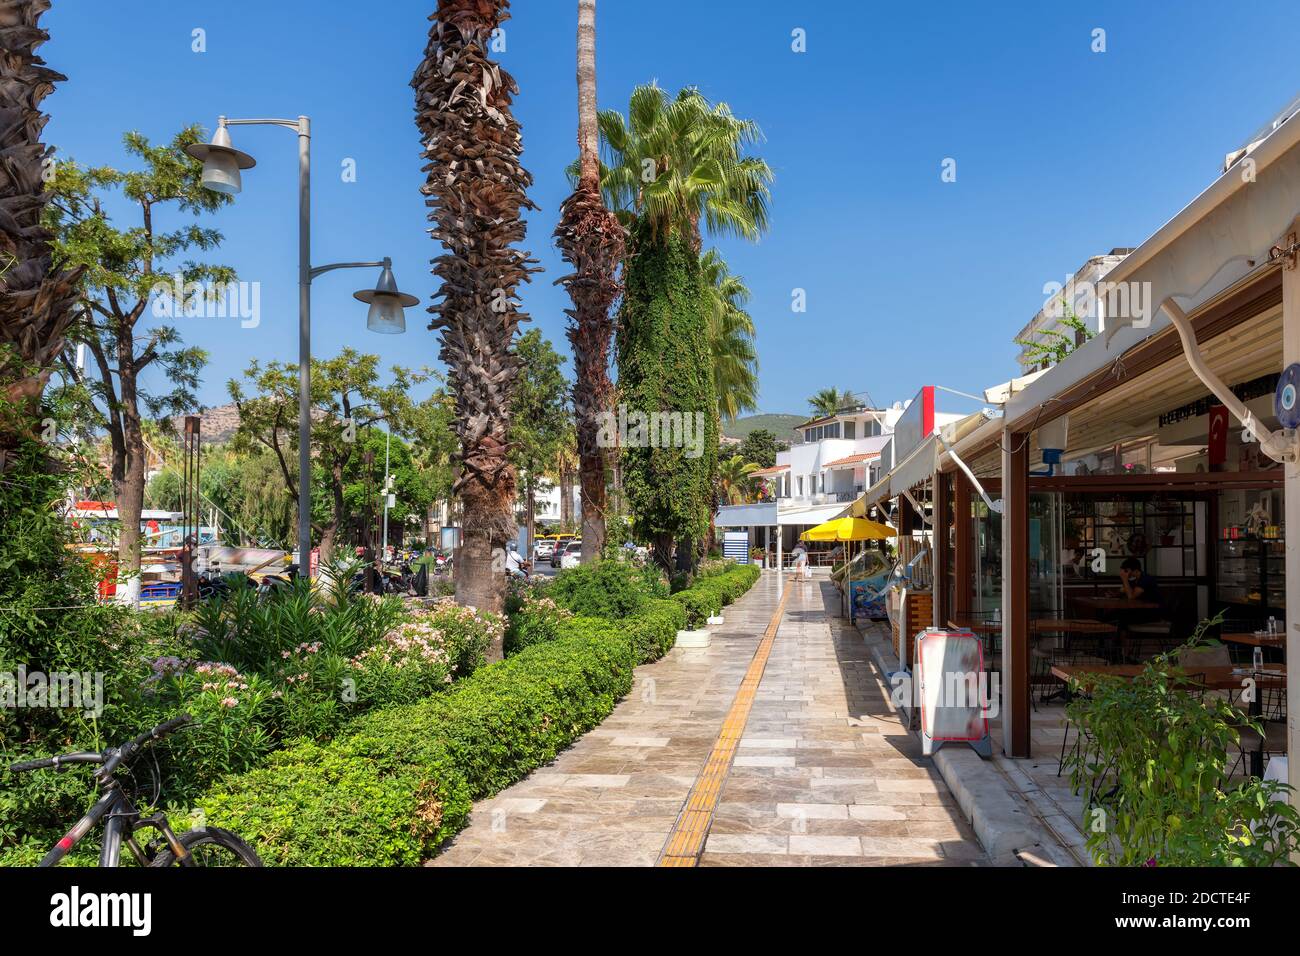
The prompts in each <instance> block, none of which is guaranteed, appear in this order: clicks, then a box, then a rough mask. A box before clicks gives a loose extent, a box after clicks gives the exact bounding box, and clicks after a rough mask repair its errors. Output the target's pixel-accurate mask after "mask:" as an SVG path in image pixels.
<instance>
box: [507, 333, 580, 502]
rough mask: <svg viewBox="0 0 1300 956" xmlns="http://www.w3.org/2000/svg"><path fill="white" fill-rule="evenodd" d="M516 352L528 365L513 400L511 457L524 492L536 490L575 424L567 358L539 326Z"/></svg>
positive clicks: (520, 341) (523, 338)
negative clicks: (565, 364)
mask: <svg viewBox="0 0 1300 956" xmlns="http://www.w3.org/2000/svg"><path fill="white" fill-rule="evenodd" d="M515 352H516V353H517V354H518V356H519V360H520V362H521V365H522V367H521V368H520V372H519V377H518V378H517V379H516V380H515V388H514V395H513V397H512V398H511V412H510V441H511V443H512V446H513V447H512V449H511V458H512V460H513V461H514V463H515V465H516V467H517V468H518V469H519V472H520V483H521V490H522V491H524V492H525V493H528V492H532V493H534V494H535V493H536V492H537V491H539V490H544V489H543V488H542V484H543V479H542V476H543V475H544V474H545V472H546V471H547V470H548V469H549V467H550V464H551V462H552V461H554V459H555V456H556V454H558V452H559V446H560V444H561V443H562V442H563V441H564V440H565V439H566V437H567V435H568V432H569V428H570V418H571V416H570V411H569V388H570V386H569V382H568V381H567V380H566V379H565V377H564V371H563V365H564V359H563V357H561V356H560V354H559V353H558V352H556V351H555V349H554V348H553V347H552V345H551V343H550V342H549V341H547V340H546V339H545V338H543V337H542V333H541V331H540V330H538V329H532V330H530V331H529V332H527V333H525V334H524V335H521V336H520V337H519V339H518V340H517V341H516V342H515Z"/></svg>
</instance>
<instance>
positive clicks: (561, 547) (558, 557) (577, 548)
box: [551, 538, 582, 568]
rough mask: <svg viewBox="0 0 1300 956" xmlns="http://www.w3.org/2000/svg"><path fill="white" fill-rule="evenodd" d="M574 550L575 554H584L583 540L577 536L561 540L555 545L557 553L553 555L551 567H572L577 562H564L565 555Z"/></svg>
mask: <svg viewBox="0 0 1300 956" xmlns="http://www.w3.org/2000/svg"><path fill="white" fill-rule="evenodd" d="M570 552H573V553H574V554H575V555H577V556H579V557H581V556H582V542H581V541H579V540H578V539H577V538H570V539H569V540H567V541H561V542H559V543H558V544H556V546H555V553H554V554H552V555H551V567H553V568H571V567H573V566H574V564H576V563H577V562H573V563H571V564H565V563H564V556H565V555H566V554H569V553H570Z"/></svg>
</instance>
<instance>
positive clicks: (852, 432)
mask: <svg viewBox="0 0 1300 956" xmlns="http://www.w3.org/2000/svg"><path fill="white" fill-rule="evenodd" d="M844 437H845V438H849V439H852V438H857V437H858V423H857V422H845V423H844Z"/></svg>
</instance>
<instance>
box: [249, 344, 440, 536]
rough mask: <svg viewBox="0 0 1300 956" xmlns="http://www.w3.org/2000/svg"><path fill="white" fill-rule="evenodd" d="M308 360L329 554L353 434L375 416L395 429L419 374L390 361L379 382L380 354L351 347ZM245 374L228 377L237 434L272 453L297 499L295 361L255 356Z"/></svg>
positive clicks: (321, 515) (342, 506)
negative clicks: (383, 380) (328, 356)
mask: <svg viewBox="0 0 1300 956" xmlns="http://www.w3.org/2000/svg"><path fill="white" fill-rule="evenodd" d="M311 365H312V371H311V398H312V410H313V414H312V428H311V443H312V448H313V449H314V452H315V456H314V465H313V483H314V485H315V487H314V488H313V492H314V491H315V489H316V488H319V489H322V490H323V492H324V498H323V500H322V501H321V502H319V504H318V502H317V501H316V500H315V495H314V494H313V502H312V524H313V526H315V528H317V529H319V532H320V537H319V541H320V551H321V560H322V561H328V560H329V559H330V558H331V557H332V556H333V554H334V549H335V546H336V543H337V537H338V533H339V529H340V528H341V527H342V526H343V524H344V519H345V517H346V515H347V503H346V500H345V497H344V489H345V485H346V483H347V482H346V475H345V473H346V471H347V468H348V465H349V462H350V461H351V459H352V456H353V455H354V454H356V453H358V450H357V447H356V446H357V441H358V437H359V436H361V435H362V433H363V432H364V430H365V429H367V428H369V427H371V426H373V425H376V424H378V423H379V422H390V423H393V424H394V427H395V428H398V429H400V427H401V424H402V423H403V422H404V421H405V417H406V416H407V415H408V414H409V413H410V410H411V407H412V406H411V400H410V398H409V395H408V393H409V392H410V390H411V386H412V385H413V384H415V383H417V382H420V381H423V380H424V376H423V375H422V374H420V375H413V374H412V373H411V372H410V371H408V370H407V369H404V368H401V367H399V366H394V367H393V368H392V369H391V370H390V371H391V375H392V381H391V382H390V383H389V384H387V385H383V384H380V381H379V356H377V355H362V354H361V353H359V352H357V351H356V350H355V349H351V348H344V349H343V351H342V352H340V353H339V354H338V356H336V357H335V358H332V359H324V360H321V359H313V360H312V363H311ZM244 380H245V381H244V383H242V384H241V383H240V382H238V381H236V380H233V379H232V380H231V381H230V382H229V384H228V388H229V391H230V397H231V400H232V401H234V403H235V405H236V406H237V407H238V409H239V419H240V421H239V432H238V440H240V441H242V442H245V443H247V444H256V445H261V446H262V447H264V448H266V449H267V450H268V451H269V452H270V453H271V454H272V455H273V456H274V458H275V461H276V463H277V465H278V466H279V473H280V478H281V480H282V481H283V483H284V484H283V488H284V492H285V494H286V495H287V496H288V497H289V498H291V499H292V500H294V501H297V497H298V469H297V464H296V462H297V444H298V426H297V422H298V366H297V364H296V363H293V364H291V363H287V362H274V361H272V362H266V363H265V364H263V363H262V362H259V361H258V360H257V359H254V360H253V361H252V362H250V363H249V366H248V369H247V370H246V371H245V372H244ZM245 385H247V386H248V387H250V388H252V389H253V390H254V391H253V394H252V395H249V394H247V393H245V391H244V387H245ZM291 462H293V464H292V465H291V464H290V463H291ZM304 560H305V558H304Z"/></svg>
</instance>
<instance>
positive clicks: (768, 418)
mask: <svg viewBox="0 0 1300 956" xmlns="http://www.w3.org/2000/svg"><path fill="white" fill-rule="evenodd" d="M807 420H808V416H807V415H749V416H746V417H744V418H737V419H736V420H735V421H734V422H723V423H722V434H723V435H725V436H726V437H728V438H734V439H736V440H738V441H743V440H744V438H745V436H746V435H748V434H749V433H750V432H752V431H757V430H758V429H760V428H766V429H767V430H768V431H770V432H771V433H772V434H773V435H775V436H776V439H777V441H782V442H789V441H794V440H795V439H796V438H799V437H801V436H800V435H799V433H798V432H796V431H795V430H794V426H796V425H798V424H799V423H800V422H806V421H807Z"/></svg>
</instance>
